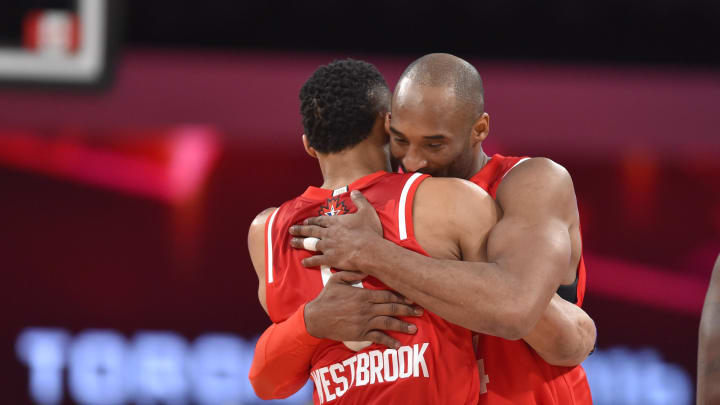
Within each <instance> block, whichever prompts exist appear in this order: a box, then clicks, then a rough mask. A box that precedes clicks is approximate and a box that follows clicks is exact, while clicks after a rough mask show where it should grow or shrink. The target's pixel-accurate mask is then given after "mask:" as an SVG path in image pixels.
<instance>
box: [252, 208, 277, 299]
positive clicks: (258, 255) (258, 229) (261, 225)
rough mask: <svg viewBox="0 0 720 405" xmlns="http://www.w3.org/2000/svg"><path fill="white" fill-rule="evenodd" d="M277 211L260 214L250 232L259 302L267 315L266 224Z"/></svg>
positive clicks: (267, 210)
mask: <svg viewBox="0 0 720 405" xmlns="http://www.w3.org/2000/svg"><path fill="white" fill-rule="evenodd" d="M275 209H276V208H268V209H266V210H265V211H263V212H261V213H260V214H258V215H257V216H256V217H255V219H254V220H253V222H252V224H250V230H249V231H248V251H249V253H250V260H251V261H252V264H253V267H254V268H255V274H256V275H257V278H258V300H259V301H260V305H262V307H263V309H264V310H265V312H266V313H268V309H267V303H266V299H265V223H266V222H267V219H268V217H269V216H270V214H272V212H273V211H275Z"/></svg>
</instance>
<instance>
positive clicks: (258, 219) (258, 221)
mask: <svg viewBox="0 0 720 405" xmlns="http://www.w3.org/2000/svg"><path fill="white" fill-rule="evenodd" d="M277 208H278V207H270V208H265V209H264V210H262V211H260V213H259V214H257V215H255V219H253V221H252V223H251V224H250V226H251V227H253V226H258V225H259V226H265V222H267V220H268V218H269V217H270V215H272V213H273V212H274V211H275V210H276V209H277Z"/></svg>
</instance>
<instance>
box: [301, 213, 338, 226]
mask: <svg viewBox="0 0 720 405" xmlns="http://www.w3.org/2000/svg"><path fill="white" fill-rule="evenodd" d="M333 221H337V216H334V215H321V216H319V217H312V218H308V219H306V220H304V221H303V225H316V226H321V227H323V228H327V227H328V226H329V225H330V224H331V223H332V222H333Z"/></svg>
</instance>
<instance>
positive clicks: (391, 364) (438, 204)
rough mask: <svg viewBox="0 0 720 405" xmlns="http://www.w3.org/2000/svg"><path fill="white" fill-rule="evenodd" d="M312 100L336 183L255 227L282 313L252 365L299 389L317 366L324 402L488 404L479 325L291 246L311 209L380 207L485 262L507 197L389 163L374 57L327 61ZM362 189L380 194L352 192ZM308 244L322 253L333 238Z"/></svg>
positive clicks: (338, 211) (314, 151)
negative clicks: (318, 262)
mask: <svg viewBox="0 0 720 405" xmlns="http://www.w3.org/2000/svg"><path fill="white" fill-rule="evenodd" d="M300 99H301V113H302V117H303V126H304V129H305V131H306V134H305V135H304V136H303V143H304V146H305V149H306V151H307V153H308V154H309V155H311V156H312V157H314V158H317V159H318V162H319V165H320V168H321V170H322V173H323V178H324V183H323V185H322V186H321V187H319V188H318V187H309V188H308V189H307V190H306V191H305V193H303V194H302V195H301V196H299V197H297V198H295V199H293V200H291V201H288V202H286V203H284V204H282V205H281V206H280V208H270V209H268V210H265V211H263V212H262V213H260V214H259V215H258V216H257V217H256V219H255V221H253V224H252V225H251V227H250V231H249V235H248V247H249V249H250V254H251V258H252V261H253V264H254V267H255V270H256V272H257V275H258V278H259V280H260V284H259V289H258V295H259V297H260V301H261V304H262V305H263V308H264V309H265V310H266V312H268V314H269V316H270V318H271V319H272V321H273V322H274V324H273V325H272V326H271V327H270V328H268V330H266V332H265V333H264V334H263V336H262V337H261V339H260V340H259V342H258V345H257V348H256V352H255V358H254V361H253V366H252V369H251V372H250V379H251V382H252V384H253V387H254V388H255V391H256V393H257V394H258V395H259V396H260V397H261V398H264V399H271V398H282V397H286V396H288V395H290V394H292V393H293V392H295V391H297V390H298V389H299V388H300V387H302V385H303V384H304V383H305V381H307V377H308V375H310V376H311V377H312V379H313V381H314V382H315V387H316V390H315V397H314V399H315V403H324V402H330V401H343V402H347V403H358V404H359V403H363V404H366V403H394V402H400V403H468V404H475V403H477V401H478V397H479V394H480V392H481V389H480V386H481V383H482V382H483V381H481V380H480V376H479V373H478V369H477V365H476V363H475V360H474V352H473V343H472V333H471V332H470V330H468V329H466V328H463V327H459V326H457V325H456V324H453V323H451V322H448V321H447V320H445V319H442V318H440V317H438V316H437V315H436V314H434V313H432V312H430V311H422V310H420V309H418V308H415V307H413V306H412V305H410V303H409V302H407V301H406V300H405V299H404V298H403V297H401V296H399V295H397V294H395V293H394V292H392V291H390V290H389V289H388V288H387V286H385V285H384V284H383V283H382V282H381V281H379V280H377V279H375V278H373V277H367V278H365V277H364V276H363V275H361V274H357V273H349V272H339V273H335V274H333V273H332V271H331V270H330V269H329V268H322V269H321V271H319V272H318V271H317V270H310V269H306V268H304V267H303V266H302V265H301V264H300V262H301V260H302V259H305V258H308V257H309V255H310V254H309V253H308V252H306V251H302V250H293V249H292V248H291V247H290V242H291V241H290V238H289V235H288V233H287V229H288V228H289V227H290V226H292V225H295V224H298V223H300V222H302V220H303V219H305V218H307V217H310V216H314V215H318V214H321V215H331V216H334V215H342V214H346V213H350V212H354V211H355V210H356V209H358V208H359V209H368V207H363V205H364V204H371V205H372V206H373V207H374V208H375V210H377V212H378V214H379V221H378V223H375V227H376V228H377V231H378V232H382V233H383V234H384V236H385V238H386V239H388V240H390V241H392V242H394V243H396V244H398V245H400V246H402V247H405V248H407V249H410V250H413V251H415V252H418V253H420V254H424V255H430V256H433V257H436V258H441V259H451V260H461V259H462V260H470V261H481V260H486V243H487V235H488V232H489V230H490V228H492V226H493V225H494V223H495V222H496V221H497V218H498V216H499V212H498V208H497V205H496V204H495V203H494V202H493V201H492V198H490V197H489V195H488V194H487V193H485V192H484V191H482V190H481V189H480V188H479V187H477V186H475V185H472V184H471V183H469V182H467V181H465V180H460V179H451V178H428V176H426V175H420V174H391V173H387V172H386V170H388V169H389V165H388V157H387V155H386V153H385V152H384V150H383V146H385V144H386V142H387V135H386V134H385V131H384V129H383V120H384V116H385V113H386V112H387V110H388V104H389V90H388V88H387V84H386V83H385V81H384V79H383V78H382V76H381V75H380V74H379V72H377V70H376V69H375V68H374V67H373V66H372V65H370V64H367V63H365V62H360V61H353V60H344V61H336V62H333V63H331V64H329V65H327V66H322V67H320V68H319V69H318V70H317V71H316V72H315V73H314V74H313V76H312V77H311V78H310V79H309V80H308V81H307V82H306V83H305V85H304V86H303V88H302V90H301V92H300ZM354 190H358V191H362V192H363V193H364V195H365V196H366V197H367V201H369V203H367V202H365V200H359V199H356V198H355V197H354V194H353V195H352V196H349V195H348V194H349V193H348V192H349V191H354ZM349 197H350V198H349ZM305 243H306V248H308V249H310V250H313V249H315V248H316V247H318V246H319V243H322V242H319V241H318V240H314V241H313V240H312V239H306V240H305ZM325 248H327V247H325ZM438 271H442V270H440V269H438ZM353 285H354V286H355V287H363V288H354V287H353ZM568 305H570V304H568ZM548 310H549V311H552V310H557V309H556V308H555V307H553V308H548ZM580 312H582V311H580ZM582 315H584V316H587V315H586V314H584V313H582ZM547 319H556V318H553V317H549V318H547ZM566 320H567V322H568V323H566V324H561V325H557V324H551V325H548V324H547V323H548V322H549V321H541V322H540V323H539V325H538V328H539V330H540V331H541V332H542V331H547V330H557V329H560V330H567V329H570V330H573V328H574V327H575V319H572V317H569V318H567V319H566ZM382 330H384V331H386V332H387V333H384V332H382ZM553 333H555V332H553ZM343 341H344V342H343ZM362 341H366V342H364V343H363V342H362ZM537 342H547V340H545V341H543V340H538V341H537ZM538 349H540V348H539V347H538ZM542 352H547V351H546V350H543V351H542Z"/></svg>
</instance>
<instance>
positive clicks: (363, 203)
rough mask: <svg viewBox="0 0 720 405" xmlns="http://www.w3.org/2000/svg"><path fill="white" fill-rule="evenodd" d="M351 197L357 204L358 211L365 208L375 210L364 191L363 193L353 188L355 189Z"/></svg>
mask: <svg viewBox="0 0 720 405" xmlns="http://www.w3.org/2000/svg"><path fill="white" fill-rule="evenodd" d="M350 199H352V202H353V204H355V206H356V207H357V209H358V211H360V210H363V209H372V210H374V208H373V207H372V205H371V204H370V202H369V201H368V200H367V198H365V196H364V195H363V193H361V192H359V191H357V190H353V191H352V192H351V193H350Z"/></svg>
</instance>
